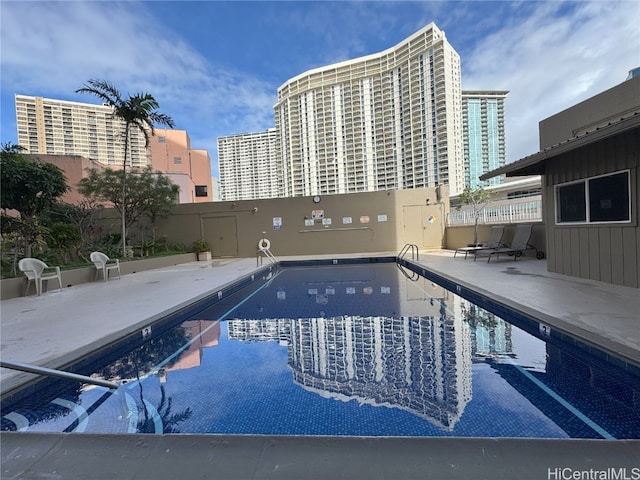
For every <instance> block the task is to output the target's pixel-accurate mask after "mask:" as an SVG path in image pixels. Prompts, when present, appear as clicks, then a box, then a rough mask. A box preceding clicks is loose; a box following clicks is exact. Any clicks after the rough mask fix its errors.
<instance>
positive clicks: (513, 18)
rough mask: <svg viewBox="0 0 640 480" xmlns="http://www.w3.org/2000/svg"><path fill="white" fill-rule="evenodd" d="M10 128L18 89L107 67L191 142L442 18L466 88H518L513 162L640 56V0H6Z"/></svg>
mask: <svg viewBox="0 0 640 480" xmlns="http://www.w3.org/2000/svg"><path fill="white" fill-rule="evenodd" d="M0 21H1V24H0V27H1V33H0V41H1V43H0V49H1V50H0V62H1V63H0V74H1V75H0V87H1V99H0V100H1V117H0V119H1V123H0V141H2V142H3V143H4V142H16V141H17V132H16V124H15V102H14V95H15V94H16V93H18V94H24V95H33V96H43V97H48V98H56V99H64V100H73V101H80V102H88V103H94V102H95V103H98V102H97V101H96V100H95V99H94V98H93V97H90V96H86V95H84V96H80V95H77V94H75V93H74V91H75V90H76V89H78V88H80V87H81V86H82V85H83V83H84V82H86V81H87V80H88V79H106V80H109V81H110V82H112V83H113V84H115V85H116V86H117V87H118V88H119V90H120V91H121V93H123V95H128V94H134V93H137V92H149V93H151V94H153V95H154V96H155V97H156V99H157V100H158V102H159V103H160V111H162V112H163V113H166V114H168V115H170V116H171V117H173V119H174V120H175V123H176V128H180V129H184V130H187V131H188V132H189V135H190V137H191V146H192V148H204V149H207V150H209V154H210V156H211V160H212V172H213V175H214V176H217V173H218V168H217V152H216V139H217V137H219V136H224V135H232V134H236V133H246V132H259V131H264V130H266V129H267V128H270V127H273V126H274V118H273V105H274V104H275V101H276V97H277V89H278V87H279V86H280V85H282V84H283V83H284V82H286V81H287V80H288V79H290V78H292V77H294V76H296V75H298V74H300V73H302V72H304V71H306V70H309V69H312V68H316V67H321V66H324V65H329V64H331V63H336V62H339V61H343V60H347V59H352V58H357V57H360V56H364V55H368V54H372V53H377V52H380V51H382V50H385V49H387V48H389V47H392V46H394V45H396V44H398V43H399V42H401V41H402V40H403V39H405V38H406V37H408V36H410V35H411V34H412V33H414V32H416V31H418V30H419V29H420V28H422V27H424V26H425V25H427V24H429V23H430V22H434V23H435V24H436V25H437V26H438V27H439V28H440V29H442V30H444V31H445V33H446V36H447V39H448V41H449V43H451V44H452V45H453V47H454V48H455V49H456V51H457V52H458V53H459V54H460V57H461V61H462V74H463V75H462V78H463V89H469V90H471V89H496V90H509V91H510V94H509V95H508V97H507V103H506V115H507V117H506V128H507V162H511V161H514V160H517V159H519V158H522V157H524V156H526V155H529V154H532V153H535V152H536V151H537V150H538V122H539V121H540V120H542V119H544V118H546V117H549V116H551V115H553V114H555V113H557V112H559V111H561V110H563V109H565V108H567V107H569V106H571V105H574V104H575V103H578V102H580V101H582V100H585V99H587V98H589V97H591V96H593V95H595V94H597V93H600V92H602V91H604V90H606V89H608V88H611V87H613V86H615V85H617V84H619V83H620V82H622V81H624V79H625V78H626V76H627V72H628V71H629V70H630V69H632V68H635V67H638V66H640V36H639V35H638V25H639V24H640V2H637V1H616V0H610V1H604V0H603V1H596V2H589V1H578V2H559V1H533V0H524V1H515V2H508V1H495V2H485V1H467V2H464V1H460V2H452V1H424V2H415V1H414V2H399V1H392V2H383V1H359V2H348V1H341V2H329V1H319V2H314V1H305V2H296V1H289V2H272V1H262V2H248V1H233V2H218V1H194V2H189V1H180V2H176V1H154V2H115V1H114V2H112V1H93V2H81V1H67V2H56V1H43V2H40V1H7V0H1V1H0Z"/></svg>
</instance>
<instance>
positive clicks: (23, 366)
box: [0, 358, 119, 390]
mask: <svg viewBox="0 0 640 480" xmlns="http://www.w3.org/2000/svg"><path fill="white" fill-rule="evenodd" d="M0 367H3V368H10V369H11V370H20V371H22V372H28V373H35V374H38V375H43V376H46V377H58V378H64V379H65V380H73V381H76V382H80V383H89V384H91V385H99V386H101V387H107V388H112V389H114V390H117V389H118V387H119V385H118V384H117V383H114V382H110V381H108V380H103V379H101V378H93V377H87V376H85V375H79V374H77V373H71V372H65V371H63V370H55V369H53V368H47V367H39V366H37V365H30V364H28V363H22V362H16V361H13V360H3V359H1V358H0Z"/></svg>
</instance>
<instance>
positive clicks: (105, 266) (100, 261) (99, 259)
mask: <svg viewBox="0 0 640 480" xmlns="http://www.w3.org/2000/svg"><path fill="white" fill-rule="evenodd" d="M89 258H91V261H92V262H93V264H94V265H95V266H96V278H95V280H97V279H98V275H99V274H100V272H102V276H103V278H104V281H105V282H106V281H107V280H109V270H116V271H117V272H118V278H120V260H118V259H117V258H109V257H108V256H107V255H106V254H104V253H102V252H91V255H90V256H89Z"/></svg>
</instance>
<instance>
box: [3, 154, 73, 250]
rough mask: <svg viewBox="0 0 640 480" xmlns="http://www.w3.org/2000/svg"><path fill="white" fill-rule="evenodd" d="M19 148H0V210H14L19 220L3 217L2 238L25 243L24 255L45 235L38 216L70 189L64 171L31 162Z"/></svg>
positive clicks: (50, 165) (53, 166)
mask: <svg viewBox="0 0 640 480" xmlns="http://www.w3.org/2000/svg"><path fill="white" fill-rule="evenodd" d="M22 150H23V149H22V147H20V146H19V145H14V144H11V143H5V144H3V145H2V148H1V149H0V184H1V186H2V188H1V189H0V208H2V209H4V210H16V211H17V212H18V213H19V214H20V217H19V218H16V217H10V216H7V215H3V216H2V235H3V236H5V235H14V236H16V237H19V238H21V239H22V240H23V241H24V251H25V256H30V255H31V247H32V246H33V245H34V244H36V243H40V242H41V241H42V239H43V236H44V235H45V234H46V233H47V232H46V229H45V228H44V227H42V225H41V222H40V221H39V219H38V216H39V215H40V214H42V213H44V212H46V211H47V210H48V209H51V208H52V207H53V206H54V205H56V204H57V202H58V198H59V197H61V196H62V195H64V194H65V193H66V192H67V190H69V186H68V185H67V178H66V177H65V175H64V172H63V171H62V170H61V169H60V168H58V167H57V166H55V165H53V164H51V163H45V162H42V161H40V160H37V159H36V160H31V159H29V158H27V157H25V156H24V155H23V154H22Z"/></svg>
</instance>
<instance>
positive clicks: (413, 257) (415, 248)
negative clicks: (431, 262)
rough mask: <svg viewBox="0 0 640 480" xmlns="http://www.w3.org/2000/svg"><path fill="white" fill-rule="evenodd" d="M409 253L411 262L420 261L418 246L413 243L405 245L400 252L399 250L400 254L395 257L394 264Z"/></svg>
mask: <svg viewBox="0 0 640 480" xmlns="http://www.w3.org/2000/svg"><path fill="white" fill-rule="evenodd" d="M409 251H410V252H411V260H420V253H419V251H418V246H417V245H416V244H415V243H407V244H405V246H404V247H402V250H400V253H399V254H398V256H397V257H396V262H399V261H400V260H404V256H405V255H406V254H407V253H409Z"/></svg>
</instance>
